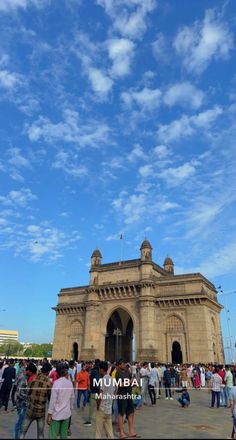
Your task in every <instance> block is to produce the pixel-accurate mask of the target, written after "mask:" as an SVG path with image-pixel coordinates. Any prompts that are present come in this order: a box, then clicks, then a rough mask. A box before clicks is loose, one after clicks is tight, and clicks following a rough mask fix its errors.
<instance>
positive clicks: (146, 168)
mask: <svg viewBox="0 0 236 440" xmlns="http://www.w3.org/2000/svg"><path fill="white" fill-rule="evenodd" d="M138 172H139V174H140V176H141V177H144V178H145V177H150V176H152V175H153V167H152V165H143V166H142V167H140V168H139V170H138Z"/></svg>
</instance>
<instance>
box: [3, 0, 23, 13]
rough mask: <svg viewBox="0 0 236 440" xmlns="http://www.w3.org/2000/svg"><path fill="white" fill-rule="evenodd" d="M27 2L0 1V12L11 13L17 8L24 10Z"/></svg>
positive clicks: (16, 0)
mask: <svg viewBox="0 0 236 440" xmlns="http://www.w3.org/2000/svg"><path fill="white" fill-rule="evenodd" d="M27 4H28V0H0V11H4V12H7V11H12V10H15V9H17V8H23V9H25V8H26V7H27Z"/></svg>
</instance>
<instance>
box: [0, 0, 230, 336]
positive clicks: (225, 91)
mask: <svg viewBox="0 0 236 440" xmlns="http://www.w3.org/2000/svg"><path fill="white" fill-rule="evenodd" d="M0 21H1V26H0V38H1V50H0V92H1V94H0V97H1V99H0V111H1V122H0V124H1V125H0V132H1V156H0V179H1V180H0V234H1V241H0V266H1V273H2V274H1V288H2V295H1V298H2V299H1V306H2V308H4V309H6V312H1V313H0V327H4V328H12V329H18V330H19V332H20V339H21V340H24V341H36V342H39V341H42V342H43V341H48V340H51V339H52V335H53V328H54V318H55V317H54V312H53V311H52V310H51V309H50V308H51V307H52V306H54V305H55V304H56V303H57V293H58V291H59V289H60V288H62V287H70V286H76V285H81V284H87V283H88V279H89V277H88V270H89V264H90V256H91V253H92V251H93V249H94V248H96V246H98V247H99V248H100V250H101V252H102V254H103V261H104V262H109V261H116V260H117V259H119V258H120V241H119V235H120V233H121V232H122V233H124V258H125V259H129V258H136V257H138V256H139V247H140V243H141V242H142V240H143V239H144V237H145V236H147V237H148V239H149V240H150V241H151V243H152V246H153V257H154V259H155V261H156V262H158V263H159V264H162V263H163V260H164V258H165V256H166V255H167V254H168V255H170V256H171V257H172V258H173V260H174V263H175V270H176V273H186V272H198V271H200V272H202V273H203V274H204V275H205V276H207V277H209V279H210V280H211V281H212V282H213V283H214V284H215V285H216V286H218V285H221V286H222V288H223V290H224V292H229V294H227V295H225V296H224V297H222V303H224V301H225V300H226V299H227V302H228V307H229V308H230V312H231V324H232V332H233V334H234V336H233V338H234V341H235V339H236V338H235V333H236V325H235V317H236V306H235V299H234V295H233V294H231V293H230V292H232V291H234V290H236V282H235V260H236V229H235V223H236V220H235V212H236V210H235V200H236V174H235V168H236V154H235V137H236V124H235V113H236V74H235V65H236V64H235V31H234V29H235V23H236V7H235V2H234V1H225V2H222V1H215V0H214V1H212V0H206V1H204V2H197V1H195V0H194V1H191V0H185V1H184V0H181V1H180V0H176V1H175V2H171V1H163V0H162V1H161V0H159V1H155V0H88V1H87V0H86V1H82V0H79V1H78V0H66V1H65V0H59V1H58V0H37V1H36V0H0ZM222 321H223V329H224V336H225V338H226V339H227V329H226V319H225V312H223V313H222ZM226 342H227V341H226Z"/></svg>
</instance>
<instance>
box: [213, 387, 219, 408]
mask: <svg viewBox="0 0 236 440" xmlns="http://www.w3.org/2000/svg"><path fill="white" fill-rule="evenodd" d="M215 400H217V408H219V407H220V391H213V390H212V391H211V407H212V408H213V407H214V405H215Z"/></svg>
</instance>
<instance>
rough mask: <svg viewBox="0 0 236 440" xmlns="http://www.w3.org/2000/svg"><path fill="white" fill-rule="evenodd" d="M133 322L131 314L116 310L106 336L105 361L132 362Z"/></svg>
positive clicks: (109, 321) (108, 324)
mask: <svg viewBox="0 0 236 440" xmlns="http://www.w3.org/2000/svg"><path fill="white" fill-rule="evenodd" d="M132 341H133V320H132V318H131V317H130V315H129V313H128V312H127V311H126V310H124V309H122V308H118V309H116V310H115V311H114V312H113V313H112V315H111V316H110V318H109V320H108V323H107V328H106V335H105V359H107V360H111V361H116V362H117V361H118V360H119V359H120V358H123V359H125V360H126V361H128V362H130V361H132V349H133V347H132Z"/></svg>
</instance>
